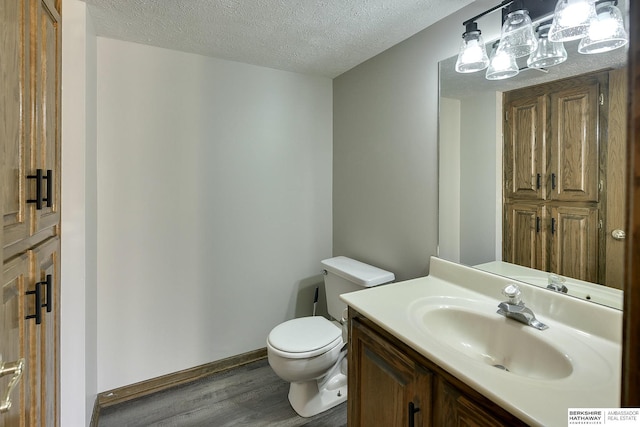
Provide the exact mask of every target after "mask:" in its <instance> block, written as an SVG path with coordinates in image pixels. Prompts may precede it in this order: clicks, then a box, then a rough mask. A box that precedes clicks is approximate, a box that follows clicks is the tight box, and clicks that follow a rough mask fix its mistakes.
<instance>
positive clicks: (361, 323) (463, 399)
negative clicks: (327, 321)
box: [347, 309, 526, 427]
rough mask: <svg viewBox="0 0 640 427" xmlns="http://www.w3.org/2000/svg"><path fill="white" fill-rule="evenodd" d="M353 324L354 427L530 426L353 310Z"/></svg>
mask: <svg viewBox="0 0 640 427" xmlns="http://www.w3.org/2000/svg"><path fill="white" fill-rule="evenodd" d="M349 318H350V341H349V352H348V357H349V397H348V411H347V414H348V425H349V426H350V427H370V426H394V427H395V426H416V427H418V426H420V427H430V426H434V427H449V426H478V427H487V426H504V425H509V426H524V425H526V424H525V423H523V422H522V421H521V420H519V419H518V418H516V417H514V416H513V415H511V414H510V413H508V412H507V411H505V410H504V409H502V408H500V407H499V406H498V405H496V404H495V403H493V402H491V401H489V400H488V399H486V398H485V397H484V396H482V395H481V394H479V393H478V392H476V391H475V390H473V389H471V388H470V387H469V386H467V385H466V384H464V383H462V382H461V381H459V380H457V379H456V378H454V377H452V376H451V375H449V374H448V373H446V372H445V371H444V370H443V369H442V368H440V367H439V366H438V365H436V364H434V363H433V362H431V361H430V360H428V359H427V358H425V357H424V356H422V355H420V354H418V353H416V352H415V351H413V350H412V349H411V348H409V347H408V346H407V345H406V344H404V343H402V342H401V341H399V340H398V339H397V338H395V337H393V336H392V335H390V334H389V333H387V332H386V331H384V330H382V329H381V328H379V327H378V326H377V325H375V324H374V323H372V322H370V321H369V320H368V319H366V318H365V317H364V316H361V315H360V314H359V313H357V312H355V311H354V310H353V309H349Z"/></svg>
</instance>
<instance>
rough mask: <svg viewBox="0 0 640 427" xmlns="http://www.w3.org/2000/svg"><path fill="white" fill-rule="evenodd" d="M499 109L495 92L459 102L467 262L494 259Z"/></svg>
mask: <svg viewBox="0 0 640 427" xmlns="http://www.w3.org/2000/svg"><path fill="white" fill-rule="evenodd" d="M500 111H501V97H499V96H496V93H495V92H486V93H483V94H479V95H477V96H474V97H471V98H466V99H463V100H462V101H461V108H460V117H461V120H460V122H461V126H460V242H461V245H460V262H461V263H463V264H467V265H476V264H481V263H485V262H489V261H495V259H496V253H495V251H496V228H495V226H496V216H498V217H500V215H501V211H502V207H501V204H500V210H499V211H498V210H497V205H496V203H495V201H496V200H498V199H499V200H502V195H501V194H497V193H496V170H497V167H498V165H497V164H496V163H497V161H496V160H497V158H498V156H497V154H496V150H498V149H499V147H498V146H499V144H497V140H498V138H497V137H496V135H499V134H501V129H500V128H497V123H501V120H500V119H501V116H500ZM496 116H497V117H498V118H497V119H496ZM500 140H501V139H500ZM501 153H502V152H501V151H500V154H501ZM500 158H501V156H500ZM500 182H502V180H500Z"/></svg>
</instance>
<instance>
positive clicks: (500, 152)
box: [439, 1, 628, 309]
mask: <svg viewBox="0 0 640 427" xmlns="http://www.w3.org/2000/svg"><path fill="white" fill-rule="evenodd" d="M618 7H619V8H620V9H621V10H622V11H623V13H624V14H625V20H626V22H625V23H626V25H627V28H628V3H627V1H620V2H619V4H618ZM492 44H493V43H492V42H491V41H490V42H489V43H487V48H488V49H487V50H488V51H490V48H491V45H492ZM565 48H566V50H567V53H568V59H567V61H566V62H564V63H562V64H559V65H557V66H553V67H549V68H548V69H546V70H543V71H540V70H534V69H526V68H525V65H526V58H523V59H524V61H523V64H522V68H524V69H522V70H521V71H520V73H519V74H518V75H517V76H515V77H512V78H509V79H505V80H497V81H495V80H494V81H490V80H487V79H486V78H485V72H484V71H480V72H477V73H471V74H459V73H456V71H455V62H456V57H455V56H454V57H451V58H448V59H446V60H443V61H441V62H440V107H439V185H440V200H439V256H440V257H441V258H444V259H447V260H450V261H455V262H459V263H462V264H465V265H470V266H475V267H477V268H481V269H484V270H487V271H491V272H493V273H497V274H501V275H506V276H509V277H512V278H514V279H516V280H522V281H525V282H529V283H532V284H534V285H538V286H541V287H544V288H549V291H550V292H552V291H555V292H557V291H561V292H566V293H567V294H568V295H572V296H575V297H578V298H584V299H586V300H590V301H591V302H594V303H599V304H604V305H608V306H611V307H614V308H618V309H621V308H622V301H623V296H622V290H621V289H622V285H623V282H622V263H621V264H620V273H619V274H620V275H619V277H616V276H612V274H613V270H614V268H613V267H612V268H609V270H611V271H610V277H605V274H604V272H605V269H606V267H607V266H608V265H610V264H611V261H610V260H607V258H606V257H607V256H609V257H610V259H614V260H615V259H620V260H621V259H622V258H624V247H625V242H624V241H622V239H623V237H622V236H621V235H620V233H619V231H625V230H624V226H625V222H624V218H622V219H620V220H618V223H617V224H611V221H609V222H607V221H606V218H605V217H604V216H603V215H604V214H595V216H593V221H592V222H591V224H592V225H591V226H595V227H597V228H598V232H597V233H599V236H600V237H599V239H598V245H597V247H596V248H595V249H594V248H593V247H591V246H593V245H592V244H591V243H589V244H588V245H591V246H589V248H587V246H588V245H587V244H586V243H584V244H583V242H582V241H580V240H579V239H578V240H576V239H574V243H573V244H571V245H568V246H566V247H565V252H566V254H565V262H568V263H571V262H578V260H579V259H581V256H582V255H583V253H584V252H585V251H594V250H595V253H594V254H593V258H592V259H591V260H590V261H588V262H590V263H595V264H594V265H596V267H597V268H598V271H599V273H598V274H597V275H595V276H593V277H592V278H590V280H584V279H585V278H584V277H571V276H572V275H571V274H560V273H558V272H557V271H555V272H554V270H553V266H552V265H550V263H549V257H550V256H551V255H550V254H551V253H552V252H553V251H554V250H555V249H553V248H551V247H550V246H551V245H550V244H547V245H546V247H543V251H547V252H546V255H544V256H545V257H546V258H545V259H546V260H547V261H546V264H545V265H544V267H543V268H537V267H536V268H531V267H529V266H523V265H522V263H518V262H506V258H507V257H506V256H505V253H509V250H508V249H505V245H506V244H507V243H508V244H513V243H514V242H516V243H515V244H516V245H518V244H522V245H525V244H527V243H526V242H524V241H523V240H522V241H519V240H518V239H512V238H511V235H509V234H507V235H506V236H507V237H505V228H506V227H512V226H513V225H512V224H511V223H509V225H507V224H505V222H509V221H511V218H512V217H511V216H509V215H511V213H512V211H511V210H508V209H507V208H505V206H508V207H509V209H511V206H512V204H513V203H511V200H510V199H509V194H505V193H509V192H508V191H506V192H505V190H504V189H505V179H506V178H505V176H506V175H508V173H505V161H504V156H505V155H507V158H509V159H510V160H509V162H507V163H508V165H507V166H506V167H508V168H510V167H511V164H512V163H513V159H512V157H509V156H513V153H511V152H509V150H507V153H505V152H504V151H505V137H504V129H505V120H509V111H510V109H511V105H510V104H505V101H506V100H508V99H509V97H508V96H507V94H509V93H511V94H513V93H514V91H520V92H517V93H521V92H522V91H523V90H525V89H526V88H529V89H527V90H531V88H533V87H542V86H541V85H546V86H544V87H547V88H548V87H551V88H563V85H564V83H551V82H568V81H575V80H576V78H577V76H583V75H586V74H593V73H596V72H599V71H602V74H601V75H604V76H605V77H604V78H605V83H604V86H603V87H605V90H606V91H607V93H605V94H604V95H603V96H601V94H598V95H597V96H598V97H599V98H601V99H600V100H599V101H600V103H605V102H606V103H609V102H611V103H617V104H619V105H622V107H623V108H624V106H625V105H626V103H627V86H626V80H625V79H626V63H627V57H628V51H627V47H623V48H619V49H616V50H613V51H610V52H607V53H601V54H594V55H583V54H580V53H578V41H575V42H567V43H565ZM519 61H520V60H519ZM519 64H520V62H519ZM615 70H618V71H615ZM566 79H572V80H566ZM554 85H555V86H554ZM569 85H571V84H569ZM534 93H535V91H534ZM546 96H548V97H550V99H552V98H553V97H554V94H553V93H549V94H547V95H546ZM504 105H508V107H507V108H504ZM606 107H607V108H601V109H599V110H598V113H597V120H598V121H599V122H598V123H599V124H598V126H599V127H598V129H599V130H598V132H601V135H600V137H599V139H598V147H597V156H598V160H597V163H598V165H599V166H597V167H598V168H599V170H596V171H592V172H590V174H592V175H596V176H598V179H597V181H598V182H597V183H596V186H597V187H598V190H597V191H598V192H599V193H598V196H597V197H598V202H597V203H591V204H588V203H585V204H582V205H580V208H581V209H583V210H585V209H586V208H587V207H589V206H596V207H597V208H599V209H600V208H601V209H602V212H606V213H607V215H609V217H610V218H614V212H615V211H619V212H621V214H622V215H624V212H626V209H625V206H624V198H625V195H624V189H623V188H621V187H623V186H624V179H625V175H624V171H625V166H626V158H625V156H626V151H625V150H626V134H625V133H624V132H625V131H626V128H625V126H626V115H625V114H623V113H622V115H619V117H617V118H616V117H614V114H609V113H610V112H611V108H614V107H611V106H610V105H606ZM545 108H546V107H545ZM615 108H618V107H615ZM505 110H509V111H505ZM570 110H571V108H568V109H566V111H565V112H564V114H571V111H570ZM545 114H546V113H545ZM576 114H578V113H576ZM616 114H619V113H616ZM609 115H611V117H609ZM568 117H569V116H566V117H565V119H566V120H567V121H569V125H570V124H571V122H573V118H568ZM512 119H513V118H512ZM581 119H582V118H581V117H576V118H575V120H576V122H578V121H580V120H581ZM603 120H607V122H606V126H602V123H603ZM549 123H550V122H549ZM549 123H547V122H545V126H549V125H550V124H549ZM511 125H513V126H516V127H517V126H519V125H518V124H516V122H515V121H512V122H511V124H510V126H511ZM562 126H564V127H565V128H568V127H570V126H567V125H566V124H565V125H562ZM606 127H608V128H609V129H608V130H607V131H606V132H605V131H604V130H605V129H606ZM507 129H511V128H507ZM525 131H526V132H531V129H526V130H525ZM509 132H511V130H509ZM544 132H547V133H546V134H545V133H544ZM567 132H568V131H567ZM615 132H622V133H618V136H617V137H618V138H622V141H621V144H622V148H621V150H622V151H621V153H622V154H620V155H619V156H618V154H612V153H610V152H608V151H607V150H609V144H608V142H609V138H613V137H614V136H610V135H615ZM541 135H546V137H548V135H549V132H548V131H547V130H544V131H543V133H542V134H541ZM543 138H545V136H543ZM546 143H548V141H546ZM506 146H507V147H509V145H508V142H507V145H506ZM545 150H546V151H545V154H544V155H546V156H549V157H552V156H553V153H551V154H549V152H550V151H552V150H549V149H545ZM583 155H584V153H583V152H580V153H579V154H578V155H577V156H576V157H575V158H576V159H577V158H580V159H581V160H580V161H582V160H583V157H582V156H583ZM555 161H556V160H554V159H551V160H550V159H547V160H546V161H544V162H542V163H544V164H546V165H547V166H545V167H546V170H545V171H544V172H543V174H542V178H540V177H538V181H540V180H542V185H541V184H540V182H538V188H540V187H542V188H543V190H544V188H545V187H546V186H547V185H548V186H550V185H551V180H552V179H553V180H554V182H553V185H554V188H555V185H556V182H555V180H556V179H557V176H556V174H555V173H553V174H552V173H546V172H549V170H550V169H549V166H548V165H549V164H551V163H553V162H555ZM527 162H529V163H531V159H527V161H525V163H527ZM572 167H573V166H571V165H569V167H568V169H572ZM576 168H577V166H576ZM577 169H579V168H577ZM525 175H526V178H527V179H529V178H531V179H532V180H534V181H535V174H531V175H532V176H531V177H530V176H529V174H525ZM616 176H617V178H616V179H618V181H615V180H614V177H616ZM507 181H508V180H507ZM511 184H512V183H509V184H507V185H511ZM507 188H509V187H507ZM614 194H617V195H615V196H614ZM618 200H619V201H618ZM607 201H608V202H607ZM606 203H609V205H608V206H607V205H606ZM538 205H540V203H539V204H538ZM539 207H540V206H538V208H539ZM542 209H543V213H542V214H538V215H537V216H536V214H535V213H534V214H533V215H532V216H531V220H530V221H529V220H528V219H527V220H526V221H525V222H523V223H524V224H525V226H524V227H523V226H521V228H524V229H526V232H529V231H531V232H532V233H533V232H534V229H535V228H536V227H537V228H540V227H541V223H542V227H557V226H558V223H557V221H558V220H557V219H556V217H555V216H554V215H555V213H554V212H556V211H558V209H559V208H558V207H557V206H556V205H553V204H551V205H550V207H543V208H542ZM544 209H546V211H545V210H544ZM541 218H542V221H541ZM575 223H576V224H577V227H578V228H577V229H572V228H571V226H568V228H567V233H569V234H572V235H574V236H575V234H576V232H577V231H576V230H578V229H579V228H580V227H583V226H584V224H586V223H585V222H584V221H576V222H575ZM553 231H554V233H555V232H556V231H557V228H554V230H553ZM616 233H617V234H616ZM576 241H577V242H578V243H576ZM505 242H507V243H505ZM616 244H617V246H616ZM581 245H582V246H581ZM543 246H544V245H543ZM605 249H606V250H605ZM607 251H608V252H609V253H608V254H607ZM616 251H617V252H616ZM556 255H557V254H555V255H553V256H556ZM598 266H599V267H598ZM574 276H577V274H575V275H574ZM550 285H551V286H550Z"/></svg>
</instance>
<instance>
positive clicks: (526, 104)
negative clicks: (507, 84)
mask: <svg viewBox="0 0 640 427" xmlns="http://www.w3.org/2000/svg"><path fill="white" fill-rule="evenodd" d="M505 110H506V111H505V118H506V120H505V122H504V154H503V156H504V161H503V162H504V183H505V185H504V187H505V197H507V198H512V197H516V198H519V199H528V200H542V199H543V197H544V194H545V193H544V188H543V185H544V177H543V176H542V173H543V172H544V170H545V168H546V165H545V157H544V146H543V142H544V128H545V125H544V120H545V115H544V97H542V96H536V95H532V96H525V97H523V98H516V99H511V98H508V99H507V100H506V103H505Z"/></svg>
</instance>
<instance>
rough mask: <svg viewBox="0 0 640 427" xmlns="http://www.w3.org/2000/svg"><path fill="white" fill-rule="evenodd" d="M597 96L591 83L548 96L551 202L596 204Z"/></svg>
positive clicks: (597, 92) (595, 89)
mask: <svg viewBox="0 0 640 427" xmlns="http://www.w3.org/2000/svg"><path fill="white" fill-rule="evenodd" d="M600 93H601V92H600V83H598V81H597V80H595V79H592V80H591V81H586V82H585V83H584V84H583V85H580V86H577V87H572V88H568V89H565V90H559V91H556V92H553V93H551V94H550V95H549V99H550V102H549V103H550V106H549V110H550V114H551V119H550V121H551V128H550V129H551V135H550V138H549V139H550V141H549V147H550V148H549V149H550V153H549V160H550V161H549V171H548V176H549V179H550V180H551V183H550V186H549V192H550V193H549V196H548V198H549V199H551V200H561V201H574V202H597V201H598V194H599V190H598V188H599V184H600V173H599V171H600V165H599V144H600V140H599V134H598V120H599V104H600V101H599V99H600Z"/></svg>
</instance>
